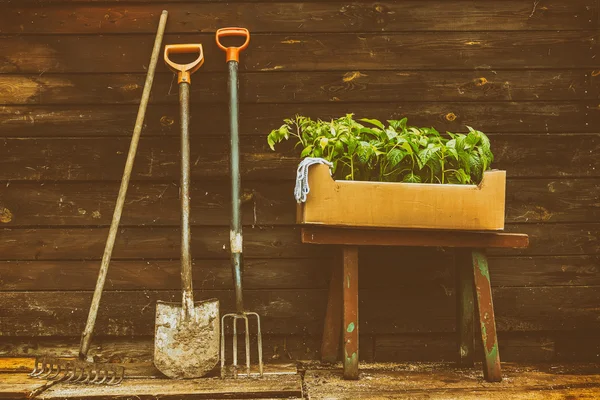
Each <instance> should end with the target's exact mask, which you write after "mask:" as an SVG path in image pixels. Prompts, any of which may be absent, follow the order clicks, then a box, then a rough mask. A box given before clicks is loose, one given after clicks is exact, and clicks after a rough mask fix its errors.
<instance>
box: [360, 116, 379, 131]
mask: <svg viewBox="0 0 600 400" xmlns="http://www.w3.org/2000/svg"><path fill="white" fill-rule="evenodd" d="M359 121H362V122H366V123H369V124H371V125H375V126H376V127H378V128H379V129H382V130H385V125H383V124H382V123H381V121H379V120H376V119H369V118H361V119H359Z"/></svg>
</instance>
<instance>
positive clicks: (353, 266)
mask: <svg viewBox="0 0 600 400" xmlns="http://www.w3.org/2000/svg"><path fill="white" fill-rule="evenodd" d="M342 258H343V262H342V265H343V272H342V279H341V280H340V281H339V282H338V285H342V294H343V296H342V298H343V300H344V301H343V309H344V311H343V314H342V329H343V331H344V333H343V335H344V336H343V337H344V343H343V349H344V355H343V356H344V379H358V360H359V351H358V340H359V339H358V247H355V246H343V247H342Z"/></svg>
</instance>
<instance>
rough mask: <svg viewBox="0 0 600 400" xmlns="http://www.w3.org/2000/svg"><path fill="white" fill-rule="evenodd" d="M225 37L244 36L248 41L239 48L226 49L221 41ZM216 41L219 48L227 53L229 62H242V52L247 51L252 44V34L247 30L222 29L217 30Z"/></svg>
mask: <svg viewBox="0 0 600 400" xmlns="http://www.w3.org/2000/svg"><path fill="white" fill-rule="evenodd" d="M225 36H242V37H245V38H246V41H245V42H244V44H243V45H241V46H239V47H225V46H223V45H222V44H221V41H220V39H221V38H222V37H225ZM216 40H217V46H219V48H220V49H221V50H224V51H225V54H226V56H227V62H229V61H237V62H240V51H242V50H245V49H246V47H248V43H250V32H249V31H248V29H246V28H221V29H219V30H217V34H216Z"/></svg>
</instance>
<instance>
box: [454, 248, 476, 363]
mask: <svg viewBox="0 0 600 400" xmlns="http://www.w3.org/2000/svg"><path fill="white" fill-rule="evenodd" d="M470 253H471V251H470V250H469V249H456V250H455V262H454V268H455V271H456V283H455V286H454V288H455V289H454V290H456V331H457V332H456V333H457V335H456V336H457V339H458V346H457V349H458V365H459V366H465V367H472V366H473V362H474V360H475V357H474V355H475V347H474V346H475V335H474V328H475V325H474V317H475V308H474V304H475V297H474V293H473V289H474V282H473V273H472V272H473V263H472V261H471V257H470V255H471V254H470Z"/></svg>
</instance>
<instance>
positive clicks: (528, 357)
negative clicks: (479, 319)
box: [375, 332, 568, 363]
mask: <svg viewBox="0 0 600 400" xmlns="http://www.w3.org/2000/svg"><path fill="white" fill-rule="evenodd" d="M567 335H568V333H567ZM556 340H557V339H556V334H554V333H547V332H499V333H498V346H499V349H500V352H501V353H502V362H503V363H505V362H551V361H558V360H557V358H556V355H555V343H556ZM475 342H476V343H477V345H476V346H475V347H474V349H475V352H474V356H475V358H477V359H480V358H483V355H482V350H481V349H482V348H483V346H482V344H481V338H479V339H476V340H475ZM375 360H376V361H377V362H406V361H421V362H422V361H433V362H441V361H444V362H454V361H455V360H456V335H454V334H453V333H431V334H425V333H418V334H396V335H377V336H376V338H375Z"/></svg>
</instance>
